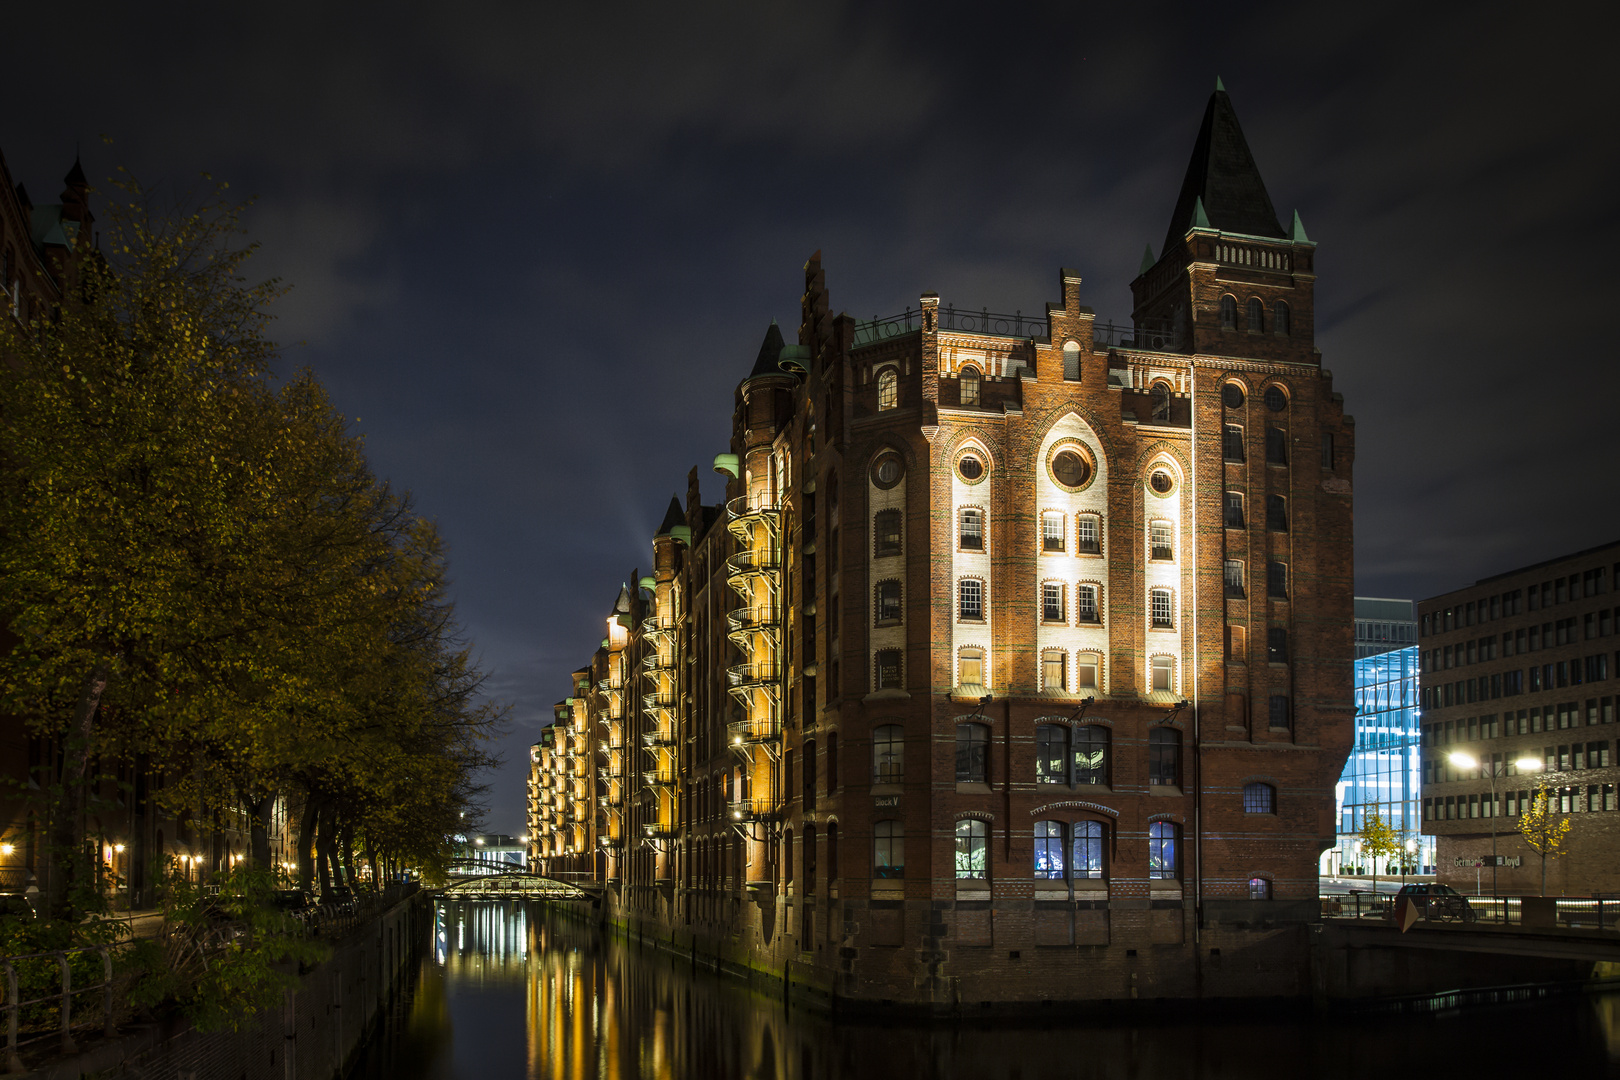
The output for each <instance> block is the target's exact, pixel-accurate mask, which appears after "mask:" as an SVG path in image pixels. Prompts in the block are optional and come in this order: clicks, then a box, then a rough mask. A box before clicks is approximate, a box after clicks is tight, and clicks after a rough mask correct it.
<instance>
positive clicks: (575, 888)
mask: <svg viewBox="0 0 1620 1080" xmlns="http://www.w3.org/2000/svg"><path fill="white" fill-rule="evenodd" d="M446 870H448V871H449V874H450V884H448V885H446V886H444V887H443V888H441V889H439V890H438V893H439V895H440V896H442V897H444V898H445V899H446V900H592V901H594V900H596V899H598V898H599V897H600V896H601V894H602V890H601V887H600V886H599V885H597V884H596V883H595V882H580V883H575V882H571V881H563V880H561V879H560V878H554V877H547V876H545V875H544V874H536V873H533V872H531V871H529V870H527V869H525V868H523V867H521V866H510V867H508V866H501V865H499V864H492V863H488V862H479V861H477V860H473V859H457V860H456V861H454V862H452V863H451V864H450V865H449V866H448V867H446Z"/></svg>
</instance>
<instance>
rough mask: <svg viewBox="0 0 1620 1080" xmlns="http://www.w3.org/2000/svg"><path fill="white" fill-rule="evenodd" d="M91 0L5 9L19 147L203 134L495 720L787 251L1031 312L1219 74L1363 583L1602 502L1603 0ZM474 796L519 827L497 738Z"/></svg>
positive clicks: (1194, 114)
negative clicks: (1249, 158)
mask: <svg viewBox="0 0 1620 1080" xmlns="http://www.w3.org/2000/svg"><path fill="white" fill-rule="evenodd" d="M96 8H97V6H95V5H92V6H91V8H90V9H88V10H87V11H86V13H85V16H84V21H83V24H82V32H81V33H79V34H78V35H77V36H75V37H74V38H72V40H71V47H67V45H66V44H65V39H63V38H62V37H61V35H62V33H63V25H62V22H61V18H60V16H59V14H58V13H57V12H55V11H54V10H47V9H45V8H42V7H37V6H36V8H35V9H33V10H32V11H29V12H23V13H16V12H12V13H8V36H7V37H6V38H5V40H4V42H3V44H0V50H4V54H3V55H4V59H5V62H6V65H5V68H4V70H5V71H6V73H7V74H6V79H7V82H6V84H4V85H5V86H6V91H7V100H9V101H11V102H13V103H26V107H24V108H13V109H12V110H10V111H8V113H7V121H6V124H5V125H4V127H3V128H0V147H3V149H4V150H5V153H6V157H7V160H8V162H9V163H10V165H11V167H12V170H13V172H14V174H15V176H16V177H17V179H19V180H23V181H25V182H27V184H28V186H29V190H30V191H31V192H32V193H33V194H34V196H35V197H36V199H40V200H41V201H44V200H46V199H48V198H50V197H52V196H53V195H54V193H55V191H56V190H57V188H58V187H59V183H58V181H56V180H55V177H58V176H60V175H61V174H62V173H63V172H65V171H66V168H67V165H68V164H69V162H70V161H71V157H72V153H73V150H74V146H75V143H76V142H78V143H82V145H83V147H84V152H85V163H86V168H87V170H88V171H89V173H90V175H91V176H92V177H95V176H104V175H106V174H107V173H108V172H109V171H110V170H111V168H112V167H113V166H114V165H115V164H119V163H122V164H127V165H129V166H130V167H132V168H133V169H135V170H136V172H137V173H138V174H139V175H141V176H143V177H145V178H148V179H155V178H160V177H162V178H169V179H172V180H176V181H178V182H180V183H185V182H188V178H190V177H194V176H196V175H197V174H199V173H200V172H201V171H202V170H208V171H210V172H212V173H214V174H215V175H219V176H223V177H227V178H229V179H230V180H231V181H232V182H233V185H234V187H235V189H236V190H240V191H242V192H244V193H252V194H256V195H257V196H258V197H259V201H258V204H257V206H256V209H255V211H254V218H253V225H254V230H255V236H256V238H257V239H259V240H260V241H262V243H263V245H264V248H263V252H262V255H261V257H260V259H259V264H260V267H261V269H262V270H263V272H265V273H274V274H278V275H280V276H282V277H284V278H285V279H286V280H287V281H288V282H290V283H291V284H292V285H293V286H294V289H293V291H292V293H291V294H290V295H289V296H288V298H287V299H286V300H285V301H284V302H283V303H282V305H281V322H280V324H279V327H278V329H279V332H280V333H281V335H282V337H283V339H284V340H286V341H288V342H289V343H296V342H303V343H305V344H303V345H301V346H298V347H294V348H290V349H289V352H288V365H289V366H292V365H293V364H304V363H308V364H311V365H313V366H314V367H316V369H317V370H318V371H319V372H320V373H321V375H322V377H323V378H324V379H325V380H326V382H327V383H328V385H329V386H330V387H331V388H332V390H333V393H334V394H335V395H336V397H337V399H338V401H339V402H340V403H341V405H342V407H343V408H344V409H345V410H346V411H348V412H350V413H351V414H353V415H356V416H359V417H362V418H363V420H362V421H361V422H360V423H359V428H360V430H362V431H365V432H366V433H367V435H368V440H369V442H368V445H369V448H370V452H371V454H372V457H373V459H374V461H375V462H376V464H377V466H378V468H379V470H380V471H382V472H383V473H385V474H387V475H389V476H390V477H392V478H393V480H394V481H395V482H396V483H397V484H399V485H401V486H403V487H408V488H411V489H412V490H413V491H414V492H415V494H416V497H417V501H418V505H419V506H420V508H421V510H422V511H423V512H424V513H426V514H428V515H430V516H433V517H435V518H436V519H438V521H439V522H440V524H441V526H442V528H443V529H444V531H445V533H446V535H447V537H448V538H449V541H450V543H451V550H452V557H453V559H454V571H455V576H456V594H457V596H458V598H459V602H460V610H461V614H462V618H463V620H464V621H465V623H466V625H467V628H468V632H469V636H470V637H471V639H472V640H473V641H474V642H475V643H476V647H477V649H478V651H479V653H480V655H481V656H482V658H483V660H484V663H485V666H486V668H487V669H488V670H489V671H490V673H491V677H490V681H489V690H490V692H491V694H492V695H494V696H497V697H500V698H503V699H505V700H508V701H510V702H512V704H513V719H514V732H513V734H512V736H511V737H510V738H509V739H508V740H507V743H508V745H509V747H510V748H511V751H512V756H513V758H514V759H515V760H520V759H521V755H522V750H523V747H524V746H525V745H526V743H527V742H528V741H530V740H531V739H532V738H533V734H534V731H535V730H537V728H538V726H539V725H541V724H543V723H545V722H547V721H549V719H550V704H551V702H553V701H555V700H556V699H557V698H559V697H561V696H563V695H564V694H565V693H566V692H567V683H566V675H567V672H568V671H570V670H571V669H573V668H574V667H577V666H579V665H580V664H582V663H583V662H584V661H585V660H586V659H587V658H588V656H589V654H590V652H591V651H592V649H593V648H594V646H595V644H596V642H597V641H598V640H600V638H601V636H602V628H603V619H604V618H605V616H606V613H607V610H608V607H609V605H610V604H611V602H612V600H613V598H614V596H615V594H616V592H617V590H618V587H619V584H620V583H621V582H622V581H626V580H628V579H629V577H630V574H631V572H632V571H633V570H634V569H635V568H636V567H637V566H643V567H644V566H645V565H646V564H647V563H648V561H649V558H650V552H649V549H648V535H649V533H650V532H651V529H652V528H653V527H654V525H655V523H656V520H655V519H656V517H657V516H658V514H659V513H660V512H661V508H662V507H663V506H664V505H665V504H666V502H667V500H668V498H669V496H670V494H671V493H674V492H679V493H681V494H683V495H684V492H685V475H686V470H687V469H688V468H689V467H690V466H691V465H692V464H693V463H702V462H707V461H708V460H710V459H711V458H712V456H713V454H714V453H715V452H717V451H718V450H720V449H721V448H723V446H724V444H725V441H726V439H727V437H728V431H729V412H730V407H731V400H732V399H731V394H732V390H733V388H734V386H735V383H736V380H737V379H738V378H739V377H740V376H741V375H742V374H743V373H744V372H745V371H746V370H747V367H748V365H749V364H750V363H751V361H752V358H753V355H754V352H755V350H756V349H757V347H758V343H759V339H760V337H761V336H762V335H763V333H764V330H765V327H766V325H767V324H768V322H769V320H770V319H771V318H772V317H775V318H777V319H779V320H780V321H781V322H782V323H783V325H784V327H786V328H787V329H788V331H789V333H790V334H791V332H792V329H793V327H795V326H796V325H797V320H798V312H797V304H798V296H799V293H800V291H801V288H802V280H801V273H800V267H801V266H802V264H803V261H804V259H805V257H806V256H807V255H808V254H809V253H810V252H811V251H813V250H816V249H818V248H819V249H822V250H823V251H824V252H825V256H826V260H827V267H828V278H829V284H830V286H831V289H832V293H833V300H834V303H835V306H838V307H842V308H847V309H849V310H850V311H852V312H854V313H856V314H859V315H863V316H870V315H873V314H878V313H886V312H890V311H898V310H900V309H901V308H903V307H905V306H908V305H912V306H914V305H915V304H916V301H917V296H918V294H919V293H920V292H922V291H926V290H938V291H940V292H941V293H942V294H943V296H944V297H945V299H946V300H947V302H954V303H959V304H962V305H965V306H973V307H980V306H988V307H990V308H992V309H997V310H1007V311H1011V310H1014V309H1021V310H1023V311H1025V312H1038V311H1040V310H1041V306H1042V305H1043V304H1044V303H1046V302H1048V301H1052V300H1055V299H1056V298H1057V283H1056V273H1057V270H1058V268H1059V267H1061V266H1074V267H1077V268H1079V269H1080V270H1081V272H1082V273H1083V275H1084V276H1085V279H1086V283H1085V290H1086V299H1087V302H1089V303H1090V304H1092V305H1093V306H1094V307H1095V308H1096V309H1097V310H1098V312H1099V313H1100V315H1101V317H1103V318H1105V319H1106V318H1110V317H1112V318H1115V319H1124V318H1125V317H1127V316H1128V313H1129V293H1128V289H1127V284H1128V282H1129V281H1130V279H1131V278H1132V277H1133V276H1134V274H1135V271H1136V266H1137V263H1138V261H1139V259H1140V258H1141V252H1142V247H1143V245H1144V244H1145V243H1148V242H1152V243H1153V244H1154V245H1155V246H1157V244H1158V243H1159V242H1160V238H1161V237H1162V236H1163V234H1164V228H1165V225H1166V223H1167V221H1168V219H1169V214H1170V210H1171V207H1172V204H1173V202H1174V197H1175V193H1176V190H1177V186H1178V184H1179V182H1180V179H1181V174H1182V171H1183V169H1184V168H1185V166H1186V159H1187V154H1188V153H1189V152H1190V149H1191V144H1192V139H1193V135H1194V133H1195V130H1196V126H1197V123H1198V119H1199V116H1200V114H1201V112H1202V109H1203V106H1204V102H1205V99H1206V97H1207V95H1208V92H1209V89H1210V85H1211V83H1212V82H1213V79H1214V77H1215V76H1216V75H1220V76H1222V77H1223V78H1224V80H1225V82H1226V85H1227V87H1228V89H1230V90H1231V91H1232V94H1233V98H1234V100H1235V102H1236V105H1237V109H1238V112H1239V115H1240V117H1241V119H1242V121H1243V124H1244V127H1245V131H1246V133H1247V135H1248V138H1249V142H1250V145H1251V146H1252V147H1253V149H1254V152H1255V155H1256V157H1257V159H1258V162H1259V165H1260V167H1261V169H1262V171H1263V173H1264V174H1265V177H1266V180H1267V182H1268V186H1269V187H1270V191H1271V195H1272V198H1273V201H1274V202H1275V203H1276V205H1277V208H1278V211H1279V214H1280V215H1282V216H1283V217H1284V219H1285V220H1286V219H1287V218H1288V217H1289V216H1290V212H1291V211H1292V210H1293V209H1295V208H1296V207H1297V208H1298V209H1299V210H1300V211H1301V214H1302V216H1303V219H1304V222H1305V225H1306V228H1307V229H1308V231H1309V232H1310V234H1311V236H1312V237H1313V238H1314V239H1315V240H1317V241H1318V242H1319V244H1320V245H1321V247H1320V250H1319V253H1318V267H1319V273H1320V279H1319V281H1318V284H1317V289H1318V302H1319V342H1318V343H1319V344H1320V346H1321V348H1322V351H1323V357H1324V363H1325V365H1326V366H1327V367H1328V368H1330V369H1332V371H1333V372H1334V377H1335V385H1336V386H1337V388H1338V389H1340V390H1342V391H1343V392H1344V394H1345V397H1346V401H1347V404H1348V406H1349V408H1350V409H1351V411H1352V412H1353V413H1354V415H1355V416H1356V419H1357V442H1358V457H1357V462H1356V484H1357V515H1356V516H1357V571H1358V588H1359V589H1360V590H1361V591H1362V592H1365V593H1372V594H1379V595H1389V596H1403V595H1404V596H1424V595H1429V594H1432V593H1434V592H1437V591H1440V590H1443V589H1448V588H1451V587H1454V586H1456V585H1458V584H1461V583H1463V582H1466V581H1470V580H1472V579H1473V578H1475V577H1478V576H1482V575H1484V574H1488V573H1492V572H1496V571H1499V570H1503V569H1507V568H1510V567H1512V566H1515V565H1519V564H1522V563H1527V562H1532V561H1536V560H1539V559H1542V558H1546V557H1549V556H1552V555H1556V554H1558V553H1560V552H1564V551H1568V550H1572V549H1575V548H1578V547H1582V546H1587V545H1590V544H1594V543H1598V542H1602V541H1605V540H1609V539H1613V538H1614V537H1615V535H1616V534H1617V533H1620V500H1617V499H1616V482H1615V473H1616V469H1615V457H1616V455H1615V452H1614V451H1613V449H1612V448H1611V446H1610V434H1609V431H1610V426H1611V421H1610V416H1611V415H1612V414H1613V412H1614V403H1615V402H1616V401H1620V375H1617V371H1620V367H1617V365H1616V364H1615V362H1614V359H1613V346H1612V345H1611V344H1610V341H1609V335H1608V334H1606V333H1604V332H1603V328H1601V327H1600V325H1599V324H1600V321H1602V320H1605V319H1606V318H1607V316H1608V314H1609V310H1610V308H1611V307H1612V306H1613V305H1612V302H1611V301H1610V297H1611V296H1612V295H1613V294H1614V292H1615V286H1616V280H1615V279H1616V271H1615V269H1614V267H1613V265H1612V263H1611V260H1610V258H1609V255H1608V253H1609V251H1610V250H1611V248H1612V247H1613V245H1614V242H1615V240H1616V235H1615V234H1616V231H1617V230H1620V217H1617V215H1615V214H1614V213H1613V211H1612V209H1611V206H1610V203H1611V202H1612V199H1611V198H1610V193H1611V192H1613V191H1614V190H1617V189H1620V184H1617V183H1616V180H1617V175H1616V174H1617V172H1620V169H1617V164H1620V163H1617V156H1620V149H1617V148H1620V144H1617V143H1616V141H1615V140H1614V139H1613V138H1612V136H1611V135H1610V132H1611V131H1612V129H1613V128H1614V127H1615V124H1616V112H1617V109H1616V105H1617V91H1616V89H1615V87H1614V85H1613V80H1612V79H1611V78H1609V76H1608V74H1607V72H1608V69H1609V67H1610V66H1611V65H1610V64H1609V61H1608V57H1607V55H1606V53H1605V52H1604V50H1605V49H1606V48H1607V42H1608V41H1609V40H1611V39H1612V36H1613V35H1612V30H1613V26H1612V21H1613V20H1612V16H1611V17H1608V18H1609V25H1607V26H1605V25H1603V24H1602V23H1600V22H1599V21H1596V20H1594V19H1593V17H1592V16H1590V15H1587V16H1586V17H1585V18H1584V20H1583V21H1581V22H1579V23H1576V22H1572V21H1571V20H1569V19H1561V18H1559V17H1558V16H1557V13H1556V11H1554V10H1552V9H1549V10H1548V11H1546V12H1544V13H1532V12H1526V11H1525V10H1524V9H1523V8H1522V7H1510V6H1509V5H1506V4H1488V5H1467V6H1464V5H1423V6H1419V5H1410V4H1408V5H1400V6H1397V5H1394V4H1377V3H1371V4H1359V5H1351V6H1344V5H1338V6H1321V5H1318V6H1310V5H1305V6H1301V5H1289V4H1256V5H1225V6H1211V5H1189V4H1176V3H1167V2H1166V3H1144V4H1137V5H1132V6H1131V7H1130V8H1129V9H1128V11H1127V10H1125V9H1120V10H1117V11H1116V10H1114V9H1104V8H1101V7H1099V6H1096V5H1074V4H1049V5H1029V6H1025V7H1021V8H1017V9H1007V10H1002V9H996V12H995V13H994V15H991V14H989V13H988V9H985V8H983V7H982V6H971V7H970V6H959V5H952V4H930V5H916V6H884V7H883V8H882V9H881V10H874V8H873V6H871V5H853V4H846V5H836V4H835V5H821V6H817V7H806V8H803V9H802V10H799V9H794V10H788V9H786V8H782V7H780V6H776V7H771V6H761V5H748V4H723V5H722V4H712V5H668V4H636V3H631V4H619V5H613V6H603V5H597V6H595V7H588V6H584V5H575V6H574V7H572V8H570V7H568V6H565V5H538V4H528V3H518V2H512V3H489V4H463V5H425V4H424V5H417V6H412V5H408V4H407V5H388V6H383V5H331V4H325V5H321V4H299V3H289V4H282V5H278V6H277V7H276V8H274V9H264V8H229V7H227V8H220V7H218V6H217V5H201V4H196V5H191V4H165V5H160V10H157V11H154V10H152V9H151V8H150V7H147V8H135V7H130V6H127V5H124V6H114V5H100V8H101V9H102V10H97V9H96ZM1577 27H1578V29H1577ZM51 43H55V44H56V46H57V47H54V48H52V47H48V46H49V45H50V44H51ZM100 133H108V134H110V135H111V136H113V138H114V140H115V141H114V143H113V145H112V147H110V148H108V147H105V146H103V145H102V144H101V143H100V142H99V141H98V139H97V136H98V135H99V134H100ZM704 473H705V485H706V488H705V491H706V495H707V496H708V497H709V498H711V499H713V498H715V497H717V493H718V485H717V483H716V482H714V478H713V477H712V476H710V475H709V474H708V472H707V470H706V469H705V470H704ZM493 794H494V799H495V803H494V807H493V816H492V822H493V823H494V824H495V825H497V826H499V827H501V828H505V829H507V830H516V829H518V828H519V827H520V825H521V776H520V768H519V766H517V765H515V764H514V765H513V766H512V767H509V768H508V769H507V770H505V771H503V772H502V773H501V774H500V775H499V777H498V778H497V782H496V786H495V790H494V793H493Z"/></svg>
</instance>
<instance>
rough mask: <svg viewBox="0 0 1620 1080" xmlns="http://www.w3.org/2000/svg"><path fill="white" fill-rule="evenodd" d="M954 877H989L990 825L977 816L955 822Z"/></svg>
mask: <svg viewBox="0 0 1620 1080" xmlns="http://www.w3.org/2000/svg"><path fill="white" fill-rule="evenodd" d="M956 877H957V880H959V881H986V880H988V879H989V877H990V826H989V824H988V823H987V822H983V821H980V820H979V819H978V818H969V819H968V820H966V821H958V822H957V823H956Z"/></svg>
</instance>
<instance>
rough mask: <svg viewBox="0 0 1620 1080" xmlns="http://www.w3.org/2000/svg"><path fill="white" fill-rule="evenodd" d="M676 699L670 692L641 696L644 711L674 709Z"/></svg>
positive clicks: (657, 692)
mask: <svg viewBox="0 0 1620 1080" xmlns="http://www.w3.org/2000/svg"><path fill="white" fill-rule="evenodd" d="M675 704H676V697H675V695H674V694H673V693H670V692H668V691H654V692H653V693H651V694H642V695H641V706H642V708H644V709H673V708H674V707H675Z"/></svg>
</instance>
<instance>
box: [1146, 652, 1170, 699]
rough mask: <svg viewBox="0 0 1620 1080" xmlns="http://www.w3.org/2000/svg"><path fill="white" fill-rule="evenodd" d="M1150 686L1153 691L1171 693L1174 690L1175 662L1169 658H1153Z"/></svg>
mask: <svg viewBox="0 0 1620 1080" xmlns="http://www.w3.org/2000/svg"><path fill="white" fill-rule="evenodd" d="M1151 666H1152V672H1151V678H1152V685H1153V689H1154V690H1158V691H1165V690H1168V691H1171V692H1174V691H1175V689H1176V661H1175V658H1174V657H1171V656H1155V657H1154V658H1153V660H1152V662H1151Z"/></svg>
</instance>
